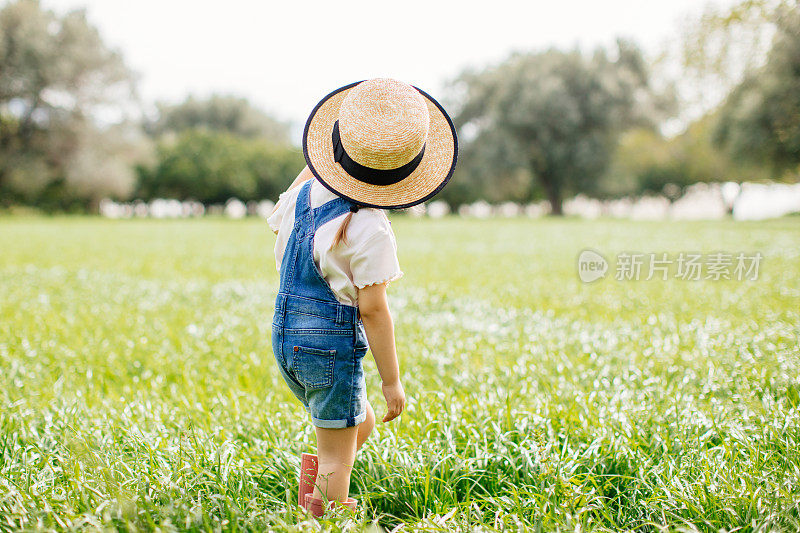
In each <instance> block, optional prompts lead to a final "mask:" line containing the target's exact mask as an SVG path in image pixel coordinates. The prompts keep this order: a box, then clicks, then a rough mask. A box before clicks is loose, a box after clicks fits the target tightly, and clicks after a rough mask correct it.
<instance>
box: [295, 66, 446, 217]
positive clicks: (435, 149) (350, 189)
mask: <svg viewBox="0 0 800 533" xmlns="http://www.w3.org/2000/svg"><path fill="white" fill-rule="evenodd" d="M359 83H361V82H360V81H358V82H355V83H351V84H349V85H345V86H344V87H340V88H339V89H336V90H335V91H333V92H332V93H330V94H328V95H327V96H326V97H325V98H323V99H322V100H321V101H320V102H319V103H318V104H317V105H316V107H315V108H314V110H313V111H312V112H311V115H310V116H309V117H308V121H306V127H305V129H304V130H303V155H304V156H305V159H306V164H307V165H308V168H309V170H311V172H312V173H313V174H314V176H315V177H316V178H317V179H318V180H319V181H320V182H321V183H322V184H323V185H324V186H325V187H327V188H328V189H330V190H331V191H332V192H333V193H335V194H337V195H339V196H341V197H343V198H346V199H347V200H350V201H352V202H354V203H356V204H359V205H363V206H366V207H378V208H381V209H402V208H406V207H411V206H413V205H417V204H420V203H422V202H424V201H426V200H428V199H429V198H431V197H433V196H434V195H436V194H437V193H438V192H439V191H441V190H442V188H443V187H444V186H445V185H446V184H447V182H448V181H449V180H450V178H451V177H452V175H453V171H454V170H455V168H456V160H457V159H458V138H457V137H456V129H455V127H454V126H453V121H452V120H450V117H449V116H448V115H447V113H446V112H445V110H444V109H443V108H442V106H441V105H440V104H439V102H437V101H436V100H434V99H433V98H432V97H431V96H430V95H428V94H427V93H426V92H425V91H422V90H420V89H418V88H416V87H415V89H417V90H418V91H419V92H420V94H421V95H422V96H423V98H424V99H425V103H426V104H427V106H428V113H429V116H430V125H429V129H428V138H427V140H426V143H425V154H424V156H423V157H422V161H421V162H420V164H419V166H418V167H417V168H416V169H415V170H414V172H412V173H411V174H410V175H409V176H408V177H406V178H404V179H403V180H401V181H399V182H397V183H393V184H391V185H372V184H370V183H364V182H363V181H360V180H358V179H356V178H354V177H353V176H351V175H350V174H348V173H347V172H345V170H344V169H343V168H342V167H341V165H339V163H337V162H336V161H334V158H333V143H332V141H331V132H332V130H333V123H334V122H336V120H337V119H338V118H339V107H340V106H341V104H342V100H343V99H344V97H345V96H347V93H349V92H350V91H351V90H352V89H353V87H355V86H356V85H358V84H359Z"/></svg>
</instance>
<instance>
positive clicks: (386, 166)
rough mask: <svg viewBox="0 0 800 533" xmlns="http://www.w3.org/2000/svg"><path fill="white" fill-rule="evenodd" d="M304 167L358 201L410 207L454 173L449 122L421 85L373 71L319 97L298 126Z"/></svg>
mask: <svg viewBox="0 0 800 533" xmlns="http://www.w3.org/2000/svg"><path fill="white" fill-rule="evenodd" d="M303 154H304V155H305V158H306V163H307V164H308V168H309V169H310V170H311V172H312V173H313V174H314V176H316V177H317V179H319V181H320V182H322V184H323V185H325V187H327V188H328V189H330V190H331V191H333V192H334V193H335V194H337V195H339V196H342V197H344V198H346V199H348V200H350V201H352V202H355V203H356V204H359V205H363V206H367V207H380V208H383V209H399V208H403V207H410V206H412V205H416V204H419V203H422V202H424V201H425V200H428V199H429V198H431V197H432V196H433V195H435V194H436V193H438V192H439V191H440V190H442V187H444V186H445V184H446V183H447V181H448V180H449V179H450V177H451V176H452V175H453V170H454V169H455V166H456V159H457V156H458V140H457V138H456V131H455V128H454V127H453V122H452V121H451V120H450V117H449V116H448V115H447V113H446V112H445V110H444V109H443V108H442V106H441V105H440V104H439V102H437V101H436V100H434V99H433V98H432V97H431V96H430V95H428V94H427V93H426V92H424V91H422V90H420V89H417V88H416V87H412V86H411V85H407V84H405V83H403V82H400V81H397V80H393V79H386V78H376V79H371V80H365V81H360V82H356V83H351V84H349V85H345V86H344V87H341V88H339V89H336V90H335V91H333V92H332V93H330V94H329V95H328V96H326V97H325V98H323V99H322V101H321V102H320V103H318V104H317V106H316V107H315V108H314V110H313V111H312V112H311V116H309V117H308V121H307V122H306V127H305V131H304V132H303Z"/></svg>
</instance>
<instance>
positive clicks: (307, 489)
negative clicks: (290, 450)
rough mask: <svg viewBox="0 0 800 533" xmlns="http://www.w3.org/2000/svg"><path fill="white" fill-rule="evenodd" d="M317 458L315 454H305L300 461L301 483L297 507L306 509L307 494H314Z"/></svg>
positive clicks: (299, 484) (298, 489)
mask: <svg viewBox="0 0 800 533" xmlns="http://www.w3.org/2000/svg"><path fill="white" fill-rule="evenodd" d="M317 466H318V460H317V456H316V455H314V454H313V453H304V454H303V457H302V459H300V481H299V483H298V488H297V505H299V506H300V507H303V508H305V506H306V494H309V493H311V492H314V483H316V481H317Z"/></svg>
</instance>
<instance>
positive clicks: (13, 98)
mask: <svg viewBox="0 0 800 533" xmlns="http://www.w3.org/2000/svg"><path fill="white" fill-rule="evenodd" d="M133 95H134V84H133V76H132V74H131V72H130V71H129V70H128V69H127V68H126V67H125V65H124V63H123V61H122V58H121V56H120V55H119V54H118V53H117V52H115V51H113V50H110V49H108V48H107V47H106V46H105V44H104V43H103V42H102V39H101V38H100V36H99V34H98V32H97V30H96V29H95V28H93V27H92V26H91V25H90V24H89V23H88V22H87V20H86V14H85V11H83V10H78V11H72V12H70V13H67V14H65V15H63V16H58V15H56V14H55V13H53V12H52V11H49V10H44V9H42V7H41V5H40V3H39V2H38V0H18V1H15V2H11V3H10V4H7V5H6V6H5V7H3V8H2V10H0V195H1V196H0V198H2V201H3V202H4V203H8V202H10V201H27V202H38V201H46V202H47V203H50V204H53V205H58V204H61V206H62V207H63V206H64V205H66V204H69V203H70V202H78V203H84V202H96V201H97V200H98V199H99V198H100V197H102V196H104V195H109V194H110V195H117V196H122V197H124V196H125V195H127V194H128V193H129V192H130V191H131V189H132V187H133V185H134V176H133V174H132V173H131V172H130V169H129V168H127V167H126V165H124V164H123V162H124V161H126V157H125V156H126V154H130V153H131V151H132V150H133V151H134V152H138V150H139V148H141V145H140V144H138V145H137V146H138V147H139V148H133V149H132V148H131V146H130V144H129V142H128V141H130V140H131V135H130V131H128V132H126V133H123V130H125V129H129V127H123V126H115V127H106V128H102V129H103V131H100V130H101V128H99V127H98V126H97V123H96V122H95V120H96V119H97V118H98V117H100V116H103V117H104V118H105V119H106V120H105V122H106V123H110V122H113V121H114V120H116V121H119V119H121V118H122V117H123V115H124V106H125V104H126V103H127V102H130V101H132V99H133ZM110 119H114V120H110ZM99 139H102V140H103V141H104V142H103V145H102V146H100V145H99V144H98V143H97V141H98V140H99ZM141 140H142V139H138V140H137V142H138V141H141ZM134 144H136V143H134ZM120 156H122V157H121V159H119V157H120ZM59 198H61V200H59Z"/></svg>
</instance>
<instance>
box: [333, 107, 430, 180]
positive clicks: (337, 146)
mask: <svg viewBox="0 0 800 533" xmlns="http://www.w3.org/2000/svg"><path fill="white" fill-rule="evenodd" d="M331 139H332V141H333V160H334V161H336V162H337V163H339V164H340V165H341V166H342V168H343V169H344V171H345V172H347V173H348V174H350V175H351V176H353V177H354V178H355V179H357V180H358V181H362V182H364V183H369V184H370V185H392V184H393V183H397V182H398V181H403V180H404V179H406V178H407V177H409V176H410V175H411V173H412V172H414V171H415V170H416V169H417V167H418V166H419V164H420V163H421V162H422V157H423V156H424V155H425V145H424V144H423V145H422V150H420V151H419V153H418V154H417V156H416V157H415V158H414V159H412V160H411V161H409V162H408V163H406V164H405V165H403V166H402V167H398V168H390V169H379V168H371V167H365V166H364V165H362V164H361V163H357V162H355V161H353V160H352V159H351V158H350V156H349V155H347V152H345V150H344V146H342V141H341V139H340V138H339V121H338V120H337V121H336V122H334V123H333V133H332V134H331Z"/></svg>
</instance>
